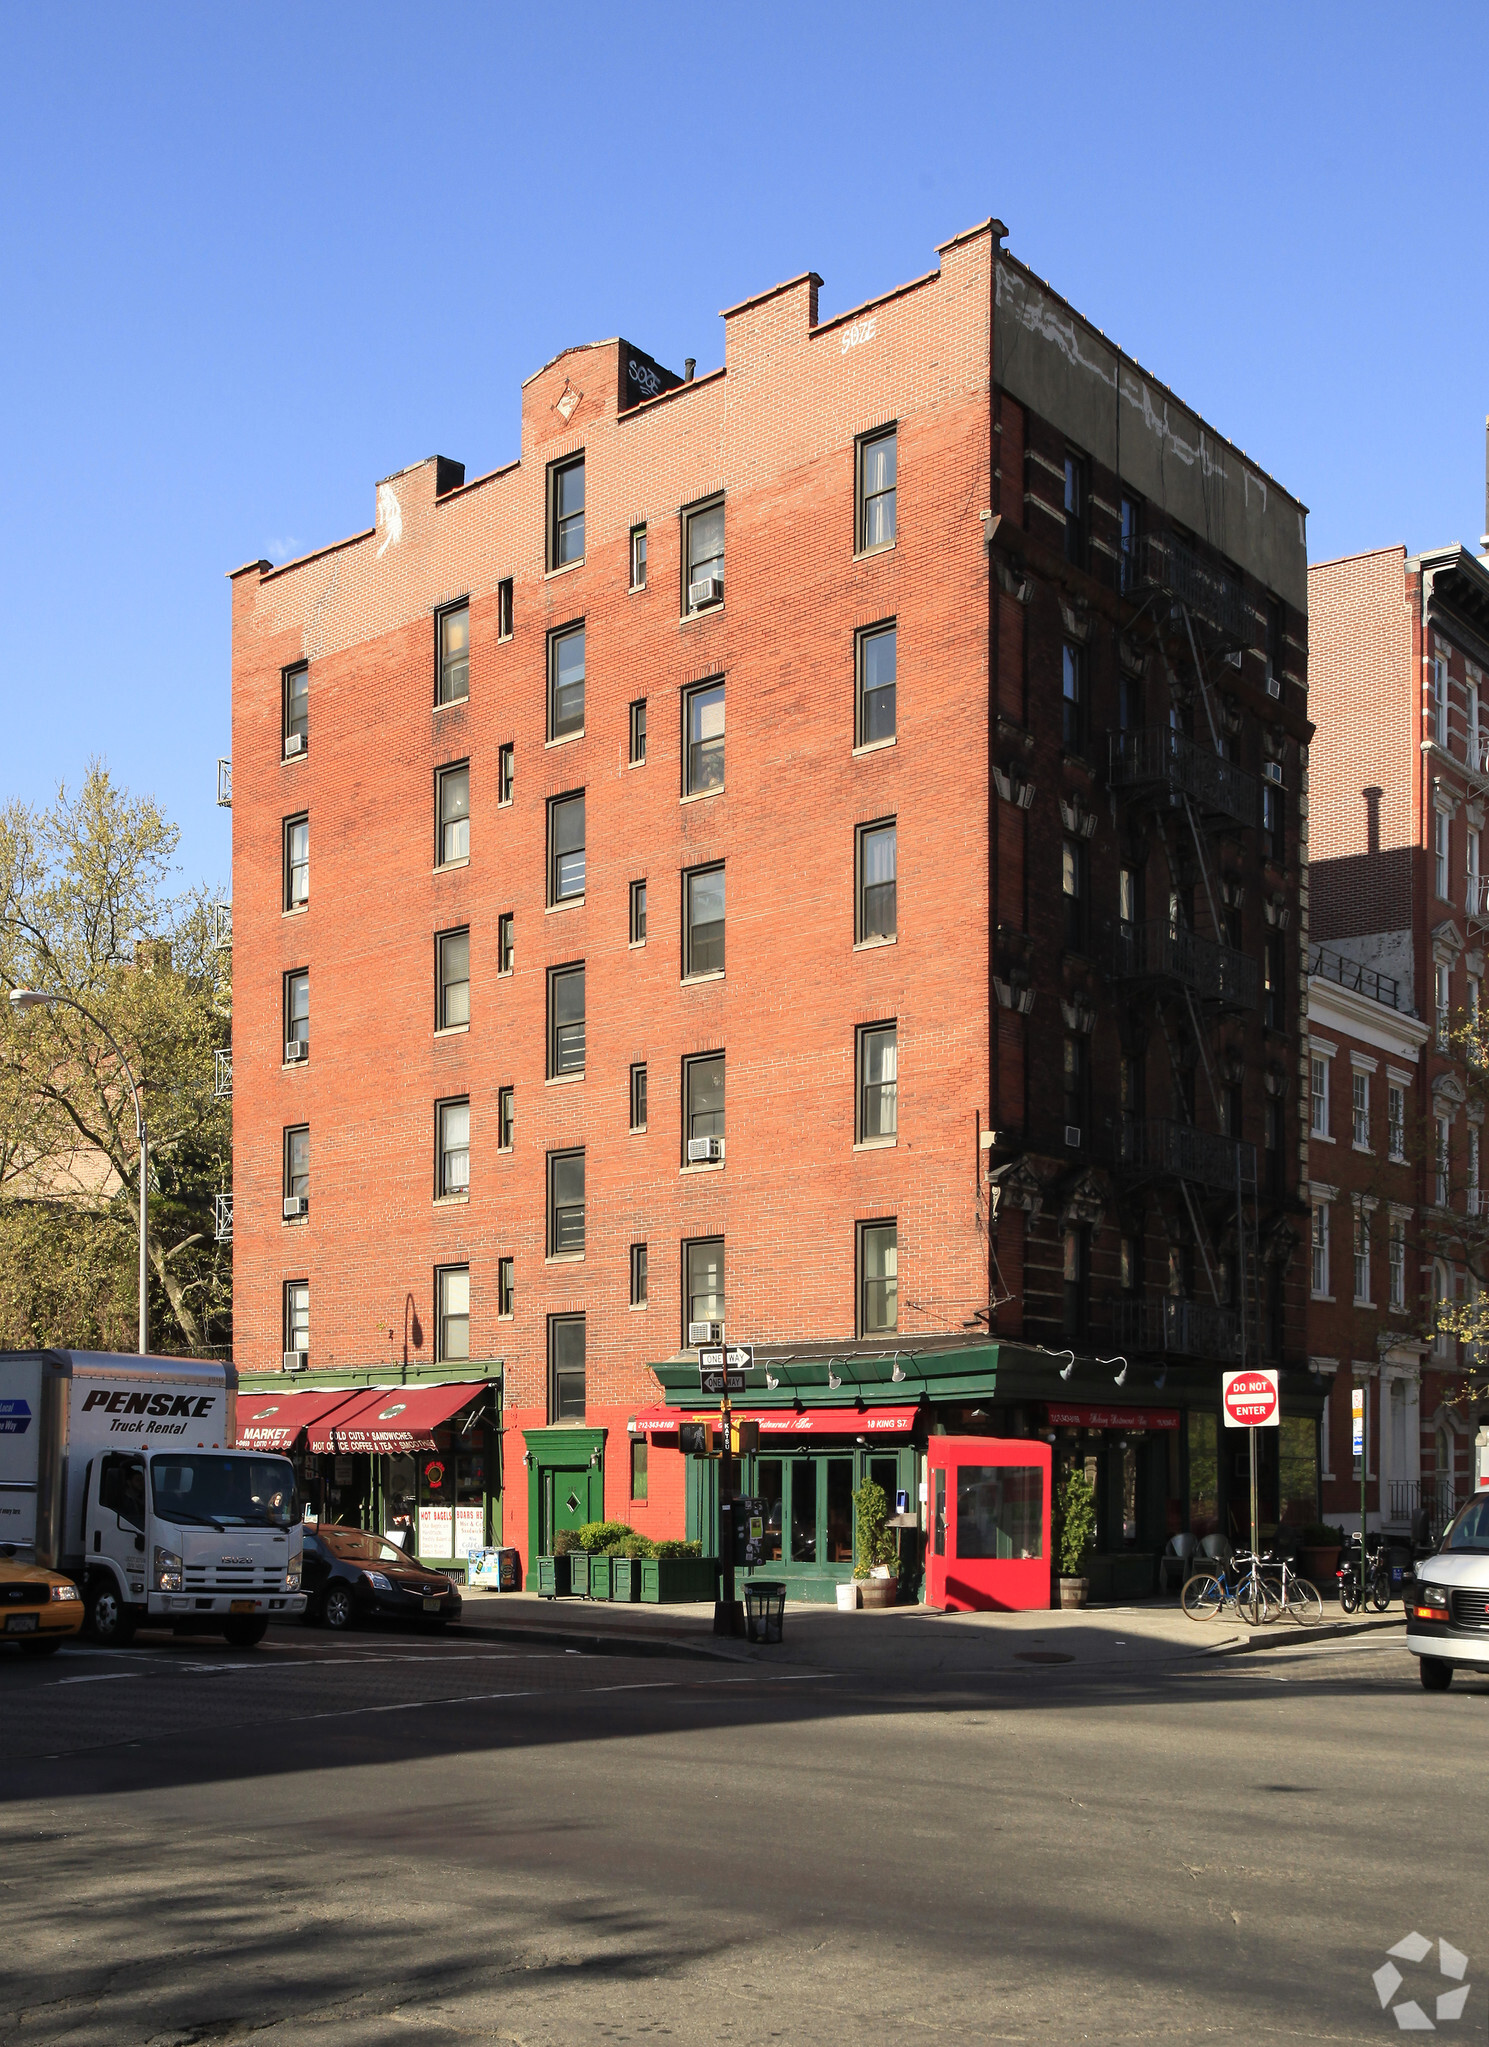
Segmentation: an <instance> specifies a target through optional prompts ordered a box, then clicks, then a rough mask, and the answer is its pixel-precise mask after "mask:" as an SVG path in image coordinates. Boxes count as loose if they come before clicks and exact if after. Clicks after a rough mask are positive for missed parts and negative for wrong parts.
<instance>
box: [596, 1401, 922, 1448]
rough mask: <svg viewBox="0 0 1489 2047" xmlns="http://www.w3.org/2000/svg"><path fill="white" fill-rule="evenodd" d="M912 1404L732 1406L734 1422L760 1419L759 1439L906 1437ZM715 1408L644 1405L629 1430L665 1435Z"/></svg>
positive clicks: (712, 1418)
mask: <svg viewBox="0 0 1489 2047" xmlns="http://www.w3.org/2000/svg"><path fill="white" fill-rule="evenodd" d="M916 1413H917V1410H916V1409H915V1408H913V1407H870V1408H865V1410H864V1411H863V1413H862V1414H860V1413H859V1412H858V1411H857V1409H856V1408H852V1407H809V1408H806V1409H804V1410H803V1412H802V1413H801V1414H798V1413H797V1412H796V1410H795V1409H794V1408H791V1407H768V1408H748V1407H732V1408H730V1410H729V1418H730V1420H731V1421H735V1422H759V1424H760V1439H761V1442H762V1443H763V1442H764V1441H765V1439H766V1437H767V1436H777V1437H779V1436H908V1435H909V1433H910V1431H911V1430H912V1429H913V1428H914V1426H915V1416H916ZM718 1419H719V1410H718V1409H717V1408H716V1407H697V1408H676V1407H647V1408H643V1409H642V1411H641V1413H640V1414H638V1415H635V1416H633V1417H632V1420H631V1431H632V1433H633V1434H634V1435H637V1436H657V1435H665V1434H667V1433H668V1432H669V1431H671V1430H673V1429H675V1428H676V1427H677V1425H678V1423H679V1422H714V1423H717V1421H718Z"/></svg>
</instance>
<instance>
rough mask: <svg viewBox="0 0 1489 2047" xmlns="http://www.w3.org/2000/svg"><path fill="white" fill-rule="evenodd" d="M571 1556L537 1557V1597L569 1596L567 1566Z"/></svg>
mask: <svg viewBox="0 0 1489 2047" xmlns="http://www.w3.org/2000/svg"><path fill="white" fill-rule="evenodd" d="M573 1561H574V1559H573V1558H572V1557H539V1558H538V1597H539V1599H567V1598H568V1596H569V1585H570V1577H569V1566H570V1564H572V1563H573Z"/></svg>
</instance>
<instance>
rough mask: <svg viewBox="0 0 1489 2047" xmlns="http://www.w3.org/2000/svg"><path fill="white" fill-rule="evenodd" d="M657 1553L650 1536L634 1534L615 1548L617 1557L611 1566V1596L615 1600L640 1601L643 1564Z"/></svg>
mask: <svg viewBox="0 0 1489 2047" xmlns="http://www.w3.org/2000/svg"><path fill="white" fill-rule="evenodd" d="M655 1553H656V1544H655V1543H654V1542H652V1541H651V1539H650V1538H649V1537H648V1536H645V1535H637V1534H635V1533H632V1534H630V1535H628V1536H626V1538H625V1539H624V1541H622V1542H619V1543H617V1544H616V1546H615V1557H614V1561H613V1562H612V1564H611V1571H612V1573H613V1576H612V1579H611V1596H612V1598H615V1599H639V1598H640V1597H641V1564H642V1559H643V1558H645V1557H649V1556H653V1555H655Z"/></svg>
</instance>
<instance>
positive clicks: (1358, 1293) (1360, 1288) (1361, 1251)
mask: <svg viewBox="0 0 1489 2047" xmlns="http://www.w3.org/2000/svg"><path fill="white" fill-rule="evenodd" d="M1355 1299H1356V1301H1359V1302H1366V1301H1368V1300H1369V1299H1370V1216H1369V1213H1368V1211H1367V1210H1366V1209H1364V1208H1363V1207H1362V1208H1357V1209H1356V1210H1355Z"/></svg>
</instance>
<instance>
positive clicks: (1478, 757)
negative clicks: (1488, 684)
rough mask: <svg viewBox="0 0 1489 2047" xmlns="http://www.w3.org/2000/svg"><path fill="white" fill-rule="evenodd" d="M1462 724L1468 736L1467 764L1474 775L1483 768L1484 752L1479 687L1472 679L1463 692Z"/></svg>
mask: <svg viewBox="0 0 1489 2047" xmlns="http://www.w3.org/2000/svg"><path fill="white" fill-rule="evenodd" d="M1463 722H1464V727H1465V729H1466V731H1467V734H1468V764H1469V766H1470V767H1471V768H1472V769H1474V771H1475V772H1476V773H1480V774H1481V773H1482V772H1483V768H1484V750H1483V746H1482V744H1481V742H1480V736H1479V685H1478V684H1477V682H1475V681H1474V680H1473V679H1472V677H1470V679H1469V683H1468V687H1467V689H1466V690H1465V692H1464V705H1463Z"/></svg>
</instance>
